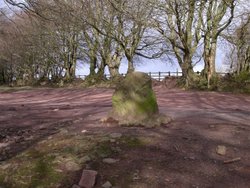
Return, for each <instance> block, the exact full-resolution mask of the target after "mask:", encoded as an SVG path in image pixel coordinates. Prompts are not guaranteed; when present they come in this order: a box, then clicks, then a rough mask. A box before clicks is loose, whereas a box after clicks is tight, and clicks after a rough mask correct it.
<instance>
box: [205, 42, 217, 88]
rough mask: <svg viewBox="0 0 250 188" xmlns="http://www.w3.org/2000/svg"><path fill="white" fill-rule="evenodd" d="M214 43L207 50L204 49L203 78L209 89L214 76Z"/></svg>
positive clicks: (215, 46)
mask: <svg viewBox="0 0 250 188" xmlns="http://www.w3.org/2000/svg"><path fill="white" fill-rule="evenodd" d="M216 43H217V41H216V42H213V43H212V44H211V46H210V48H209V49H205V54H204V56H205V57H204V63H205V67H204V70H203V73H204V76H205V78H206V79H207V87H208V88H210V85H211V79H212V78H213V77H214V76H215V74H216V71H215V57H216V48H217V45H216Z"/></svg>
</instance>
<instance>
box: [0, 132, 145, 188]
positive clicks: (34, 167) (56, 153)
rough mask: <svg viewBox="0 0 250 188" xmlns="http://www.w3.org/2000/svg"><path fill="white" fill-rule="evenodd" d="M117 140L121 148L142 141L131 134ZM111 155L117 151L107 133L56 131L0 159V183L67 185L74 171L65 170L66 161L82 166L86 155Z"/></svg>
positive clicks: (26, 187) (25, 187)
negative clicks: (85, 133) (50, 136)
mask: <svg viewBox="0 0 250 188" xmlns="http://www.w3.org/2000/svg"><path fill="white" fill-rule="evenodd" d="M117 142H119V143H120V147H122V148H136V147H141V146H143V145H144V143H143V142H142V141H141V140H140V139H138V138H136V137H131V136H122V137H121V138H119V139H117ZM115 144H116V143H115ZM114 155H116V156H117V155H119V152H118V151H117V150H116V149H114V143H111V142H110V140H109V137H108V136H107V135H106V134H102V135H95V136H93V135H75V134H66V133H63V134H58V135H55V136H53V137H52V138H48V139H46V140H43V141H41V142H39V143H37V144H36V145H34V146H33V147H31V148H29V149H27V150H26V151H24V152H23V153H20V154H19V155H17V156H16V157H14V158H12V159H10V160H8V161H5V162H4V163H0V186H4V188H16V187H18V188H38V187H39V188H55V187H62V186H70V185H71V184H73V183H74V182H72V180H71V175H72V174H73V173H75V172H74V171H67V169H66V167H65V165H66V164H67V162H69V161H70V162H73V163H74V164H77V165H79V167H80V169H83V168H84V165H85V163H86V162H85V161H84V160H82V159H83V158H84V157H85V156H89V157H90V158H91V161H92V162H95V163H100V162H101V160H102V159H103V158H106V157H112V156H114ZM98 161H100V162H98ZM93 166H94V164H93ZM98 166H99V165H98ZM98 166H96V168H98Z"/></svg>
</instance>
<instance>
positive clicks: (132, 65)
mask: <svg viewBox="0 0 250 188" xmlns="http://www.w3.org/2000/svg"><path fill="white" fill-rule="evenodd" d="M127 59H128V71H127V73H131V72H134V71H135V68H134V63H133V60H132V58H131V57H129V58H127Z"/></svg>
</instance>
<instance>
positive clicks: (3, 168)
mask: <svg viewBox="0 0 250 188" xmlns="http://www.w3.org/2000/svg"><path fill="white" fill-rule="evenodd" d="M10 166H11V164H5V165H2V166H0V169H2V170H3V171H4V170H6V169H8V168H9V167H10Z"/></svg>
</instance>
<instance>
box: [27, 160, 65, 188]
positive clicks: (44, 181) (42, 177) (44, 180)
mask: <svg viewBox="0 0 250 188" xmlns="http://www.w3.org/2000/svg"><path fill="white" fill-rule="evenodd" d="M32 171H33V173H34V176H33V177H32V179H31V183H30V186H29V187H50V186H51V185H53V184H55V183H57V182H58V181H59V179H60V176H59V174H57V173H56V172H55V171H54V168H53V166H52V165H51V159H48V158H43V159H39V160H38V161H37V162H36V163H35V166H34V168H33V169H32Z"/></svg>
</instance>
